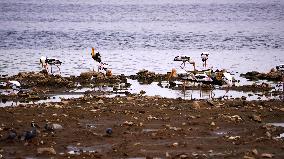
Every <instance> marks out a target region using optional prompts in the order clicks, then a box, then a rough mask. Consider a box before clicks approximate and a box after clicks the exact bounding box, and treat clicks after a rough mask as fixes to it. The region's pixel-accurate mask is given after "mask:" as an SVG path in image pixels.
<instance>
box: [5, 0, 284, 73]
mask: <svg viewBox="0 0 284 159" xmlns="http://www.w3.org/2000/svg"><path fill="white" fill-rule="evenodd" d="M0 26H1V27H0V55H1V56H0V74H9V75H12V74H16V73H18V72H21V71H39V70H40V65H39V58H40V56H42V55H46V56H48V57H49V58H58V59H60V60H61V61H62V62H63V64H62V66H61V73H62V74H63V75H79V74H80V72H83V71H88V70H89V69H90V68H92V67H94V65H95V64H94V62H93V59H92V58H91V56H90V53H91V47H95V48H96V50H97V51H99V52H100V53H101V54H102V60H103V61H105V62H107V63H108V64H109V67H110V68H111V69H112V71H113V72H114V73H115V74H121V73H124V74H127V75H130V74H135V73H136V72H138V71H139V70H141V69H143V68H145V69H148V70H151V71H155V72H159V73H166V72H167V71H170V70H171V69H172V68H173V67H178V66H179V65H180V63H177V62H174V61H173V58H174V57H175V56H177V55H187V56H191V57H192V58H193V59H194V60H195V61H196V63H197V66H201V65H202V64H201V59H200V54H201V52H203V51H207V52H209V53H210V55H209V60H208V64H209V66H212V67H213V68H215V69H217V68H218V69H222V68H225V69H228V70H229V71H231V72H233V73H245V72H247V71H252V70H257V71H269V70H270V69H271V68H272V67H275V66H276V65H278V64H280V63H284V52H283V51H284V1H283V0H234V1H231V0H191V1H189V0H156V1H153V2H152V1H148V0H139V1H138V0H136V1H135V0H120V1H117V0H109V1H103V0H98V1H93V0H61V1H56V0H25V1H22V0H1V1H0Z"/></svg>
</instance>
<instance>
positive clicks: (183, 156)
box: [179, 154, 188, 158]
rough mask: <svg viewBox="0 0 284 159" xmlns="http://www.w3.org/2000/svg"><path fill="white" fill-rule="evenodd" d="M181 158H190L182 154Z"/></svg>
mask: <svg viewBox="0 0 284 159" xmlns="http://www.w3.org/2000/svg"><path fill="white" fill-rule="evenodd" d="M179 157H180V158H188V156H187V155H186V154H182V155H180V156H179Z"/></svg>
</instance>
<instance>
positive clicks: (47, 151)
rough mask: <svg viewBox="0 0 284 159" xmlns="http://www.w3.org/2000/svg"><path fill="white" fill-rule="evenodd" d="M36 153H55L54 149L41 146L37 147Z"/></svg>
mask: <svg viewBox="0 0 284 159" xmlns="http://www.w3.org/2000/svg"><path fill="white" fill-rule="evenodd" d="M37 153H38V154H43V153H48V154H50V155H56V151H55V150H54V148H52V147H43V148H38V149H37Z"/></svg>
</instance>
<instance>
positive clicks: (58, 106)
mask: <svg viewBox="0 0 284 159" xmlns="http://www.w3.org/2000/svg"><path fill="white" fill-rule="evenodd" d="M54 108H57V109H59V108H62V106H61V105H58V104H56V105H55V106H54Z"/></svg>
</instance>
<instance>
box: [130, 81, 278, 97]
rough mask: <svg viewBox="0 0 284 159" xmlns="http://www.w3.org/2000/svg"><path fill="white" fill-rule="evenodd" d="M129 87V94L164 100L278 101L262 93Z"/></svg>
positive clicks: (134, 84) (153, 84) (133, 83)
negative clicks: (143, 94)
mask: <svg viewBox="0 0 284 159" xmlns="http://www.w3.org/2000/svg"><path fill="white" fill-rule="evenodd" d="M128 82H129V83H131V84H132V85H131V87H130V89H129V91H130V93H139V92H140V91H141V90H144V91H145V92H146V95H148V96H155V95H158V96H161V97H166V98H179V97H181V98H183V99H212V98H224V99H234V98H241V97H243V96H244V97H246V99H247V100H269V99H278V98H279V97H278V96H272V95H271V94H270V95H264V93H263V92H258V93H257V95H256V93H255V92H243V91H235V90H229V91H227V90H221V89H214V90H185V91H183V90H173V89H169V88H161V87H160V86H158V82H153V83H152V84H147V85H146V84H145V85H143V84H139V82H137V81H136V80H129V79H128Z"/></svg>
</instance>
